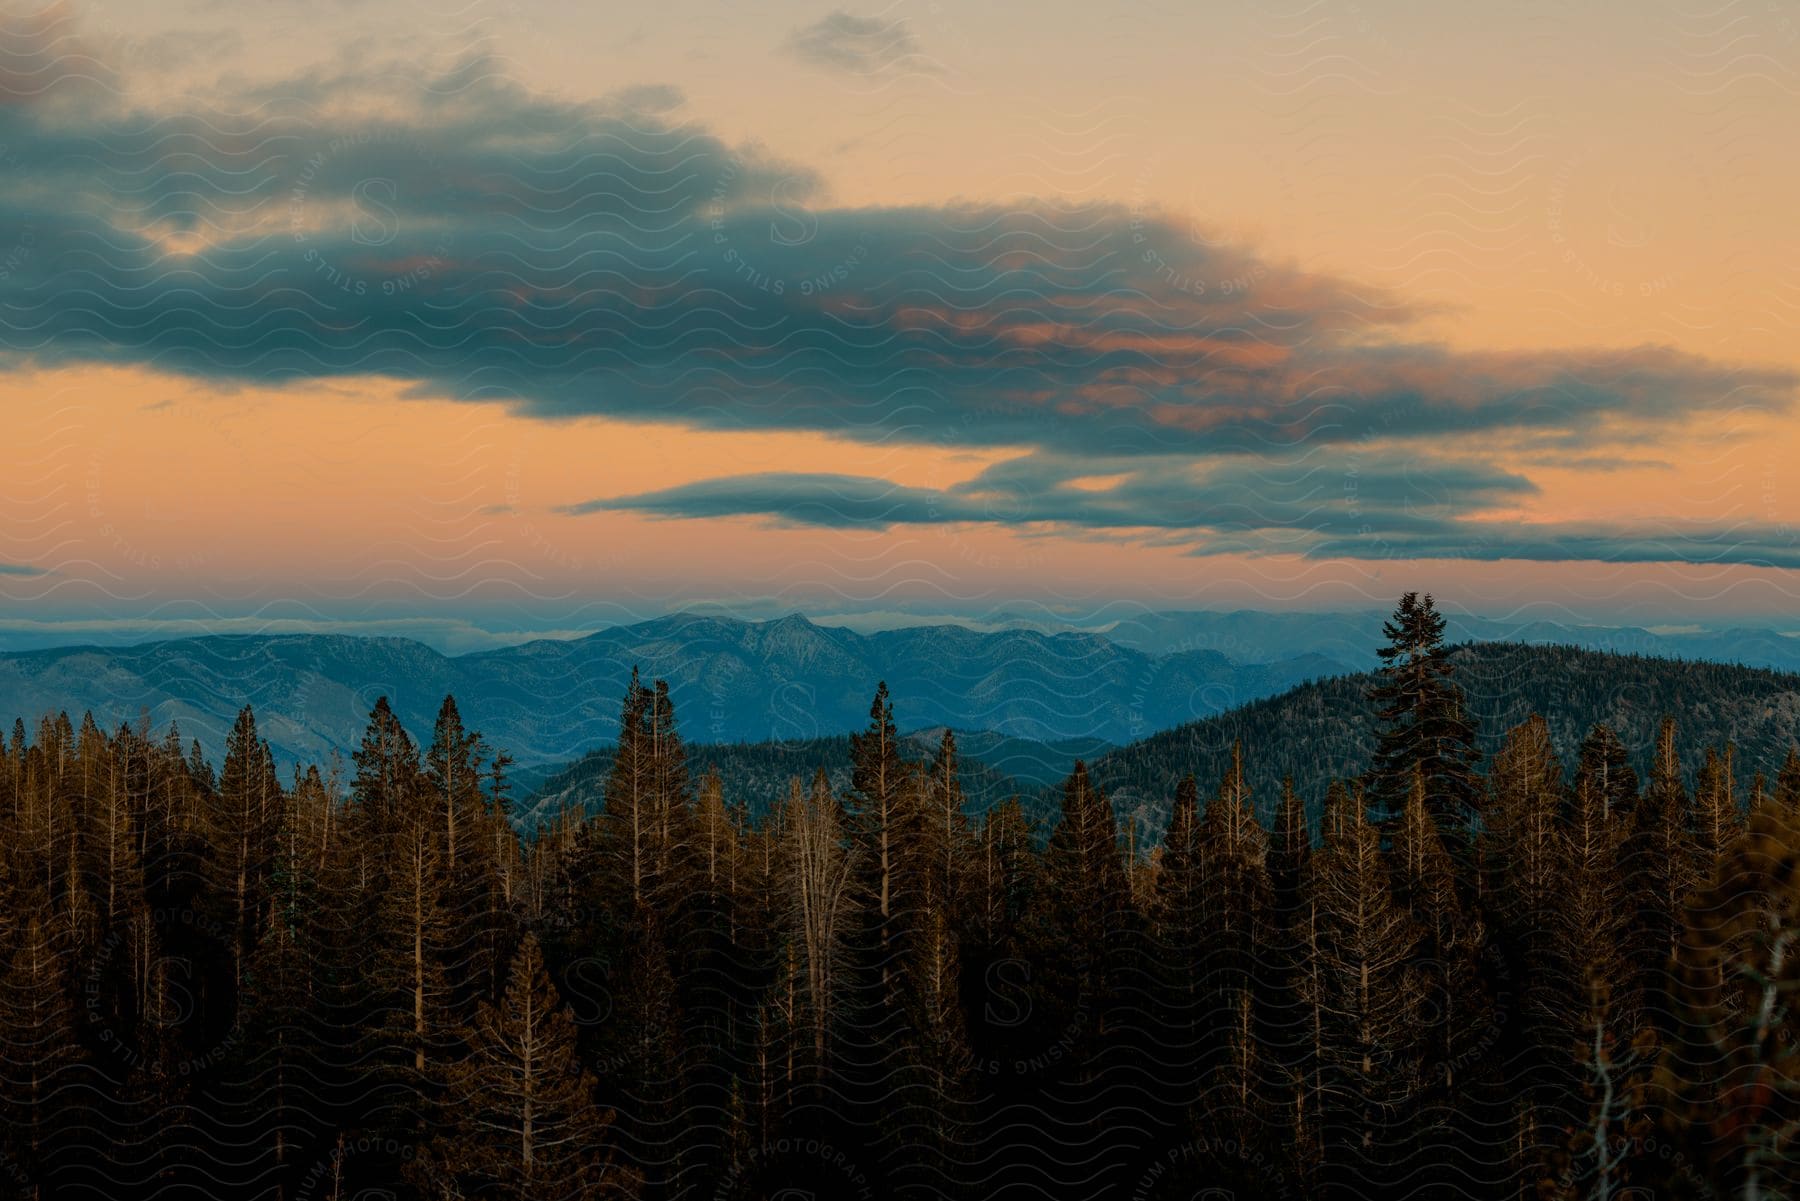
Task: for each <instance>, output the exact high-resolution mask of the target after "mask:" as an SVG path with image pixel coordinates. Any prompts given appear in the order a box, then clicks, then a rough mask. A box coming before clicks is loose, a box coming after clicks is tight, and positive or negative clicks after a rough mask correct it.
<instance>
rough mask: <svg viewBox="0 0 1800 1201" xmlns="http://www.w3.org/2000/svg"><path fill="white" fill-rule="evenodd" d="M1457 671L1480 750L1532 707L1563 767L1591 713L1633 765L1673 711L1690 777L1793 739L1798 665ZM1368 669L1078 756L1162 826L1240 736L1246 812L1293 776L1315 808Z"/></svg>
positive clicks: (1274, 795) (1542, 663)
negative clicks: (1727, 758)
mask: <svg viewBox="0 0 1800 1201" xmlns="http://www.w3.org/2000/svg"><path fill="white" fill-rule="evenodd" d="M1450 657H1451V659H1452V661H1453V662H1454V663H1455V664H1456V676H1455V678H1456V681H1457V683H1459V684H1460V685H1461V686H1462V688H1463V690H1464V691H1465V692H1466V693H1467V696H1468V703H1469V711H1470V714H1471V716H1473V717H1474V718H1475V719H1476V720H1477V721H1478V722H1479V723H1480V728H1481V746H1482V750H1483V752H1484V756H1489V755H1492V753H1493V752H1494V750H1495V749H1496V748H1497V747H1498V746H1499V744H1500V742H1501V740H1502V739H1503V738H1504V736H1505V734H1506V732H1507V731H1508V730H1509V729H1511V728H1512V727H1513V726H1515V725H1517V724H1518V723H1520V722H1522V721H1524V720H1525V719H1526V718H1527V717H1529V716H1530V715H1531V714H1533V713H1539V714H1542V715H1543V717H1544V718H1545V720H1546V721H1548V723H1549V725H1550V730H1551V734H1552V736H1553V738H1554V740H1555V744H1556V751H1557V755H1558V756H1559V757H1560V758H1561V760H1562V763H1563V767H1564V770H1565V771H1568V770H1570V769H1572V767H1573V764H1574V760H1575V755H1576V752H1577V748H1578V747H1579V746H1580V744H1581V740H1582V738H1583V737H1584V736H1585V735H1586V734H1587V732H1588V730H1589V729H1591V728H1592V727H1593V725H1594V724H1595V723H1596V722H1606V723H1608V724H1610V725H1611V726H1612V727H1613V728H1614V729H1615V730H1616V731H1617V732H1618V734H1619V737H1620V738H1621V739H1622V740H1623V741H1624V743H1625V745H1626V747H1627V748H1628V749H1629V750H1630V752H1631V756H1632V762H1633V766H1634V767H1636V768H1637V769H1638V770H1639V772H1640V773H1642V772H1643V771H1644V770H1645V767H1646V765H1647V764H1646V760H1647V758H1648V754H1649V750H1650V747H1651V744H1652V742H1653V740H1654V739H1655V736H1656V729H1657V726H1658V724H1659V723H1660V722H1661V720H1662V718H1663V717H1664V716H1665V715H1668V716H1672V717H1674V718H1676V719H1677V721H1678V722H1679V725H1678V727H1677V731H1678V736H1677V746H1678V748H1679V749H1680V751H1681V755H1682V761H1683V763H1684V765H1685V767H1686V769H1687V772H1688V774H1689V776H1690V778H1691V774H1692V771H1693V768H1694V766H1695V765H1696V764H1697V763H1698V762H1699V758H1700V755H1701V753H1702V752H1703V751H1704V749H1705V748H1706V747H1708V746H1714V747H1717V746H1720V745H1722V744H1723V743H1725V742H1727V741H1729V742H1731V743H1732V744H1734V746H1735V747H1736V762H1735V767H1736V775H1737V778H1738V782H1739V784H1740V785H1742V786H1745V787H1747V786H1748V783H1749V781H1750V779H1751V777H1752V776H1753V775H1754V774H1755V773H1756V772H1758V771H1762V772H1766V773H1767V774H1768V776H1769V777H1770V778H1771V779H1773V778H1774V775H1775V773H1776V771H1777V770H1778V769H1779V768H1780V766H1781V760H1782V757H1783V756H1784V755H1785V754H1786V753H1787V749H1788V747H1789V746H1790V745H1791V744H1792V743H1794V742H1795V741H1796V740H1797V739H1800V675H1793V674H1789V673H1785V672H1777V671H1769V670H1766V669H1763V668H1754V667H1738V666H1733V665H1728V664H1720V663H1704V662H1694V661H1687V660H1678V659H1657V658H1649V657H1646V656H1642V655H1619V654H1610V653H1607V652H1604V651H1590V650H1581V649H1578V648H1575V647H1568V646H1521V645H1518V644H1516V643H1499V642H1490V643H1473V644H1469V645H1465V646H1460V647H1457V648H1455V649H1453V650H1452V651H1451V652H1450ZM1374 679H1375V676H1374V674H1373V673H1363V674H1358V675H1349V676H1338V677H1335V678H1332V679H1327V680H1319V681H1316V682H1313V683H1309V684H1302V685H1300V686H1298V687H1296V688H1293V689H1290V690H1289V691H1287V692H1284V693H1281V694H1280V695H1278V696H1273V697H1268V698H1266V699H1263V700H1258V701H1252V702H1251V703H1249V704H1247V705H1243V706H1241V707H1239V708H1237V709H1233V710H1231V711H1230V712H1229V713H1223V714H1220V715H1218V716H1216V717H1209V718H1205V719H1203V720H1200V721H1196V722H1191V723H1188V724H1186V725H1182V726H1177V727H1175V728H1173V729H1169V730H1165V731H1162V732H1161V733H1158V734H1154V735H1151V736H1150V737H1148V738H1145V739H1142V740H1140V741H1138V742H1134V743H1132V744H1130V745H1128V746H1124V747H1121V748H1119V749H1118V750H1116V751H1112V752H1109V753H1107V754H1104V755H1101V756H1099V757H1098V758H1097V759H1095V760H1094V761H1093V763H1091V764H1090V769H1091V771H1092V772H1093V775H1094V777H1095V778H1096V779H1097V780H1098V781H1099V782H1100V783H1101V784H1102V785H1103V786H1104V787H1105V788H1106V789H1107V790H1108V791H1109V792H1110V793H1112V795H1113V804H1114V808H1115V810H1116V811H1117V812H1118V813H1119V815H1120V817H1121V820H1129V819H1131V818H1133V817H1135V818H1136V819H1137V820H1138V821H1139V822H1140V823H1142V825H1143V826H1144V827H1145V828H1147V829H1150V830H1154V831H1160V830H1161V827H1162V823H1163V822H1164V821H1166V819H1167V815H1168V812H1169V803H1170V798H1171V797H1173V796H1174V794H1175V787H1176V785H1177V784H1178V783H1179V782H1180V780H1181V777H1182V776H1183V775H1185V774H1186V773H1187V772H1190V771H1191V772H1193V773H1194V774H1195V775H1197V776H1198V777H1199V779H1200V783H1201V789H1202V794H1203V795H1205V794H1206V793H1207V792H1209V791H1210V789H1211V788H1212V786H1213V785H1214V784H1216V783H1217V782H1218V779H1219V777H1220V776H1221V775H1222V774H1223V773H1224V771H1225V768H1226V765H1227V763H1228V760H1229V757H1230V754H1231V748H1232V744H1233V743H1234V742H1240V741H1241V742H1242V743H1243V746H1244V766H1245V770H1246V772H1247V774H1248V776H1249V779H1250V785H1251V788H1252V790H1253V793H1254V797H1255V803H1256V806H1257V811H1258V813H1259V814H1260V815H1261V816H1262V817H1263V819H1264V821H1265V822H1267V821H1268V820H1269V819H1270V817H1271V815H1272V813H1273V811H1274V806H1275V804H1276V801H1277V800H1278V798H1279V796H1280V788H1281V780H1282V778H1283V777H1284V776H1292V777H1293V780H1294V784H1295V787H1296V788H1297V789H1299V790H1300V793H1301V795H1302V796H1304V797H1305V798H1306V800H1307V803H1308V807H1309V809H1310V810H1311V812H1312V813H1313V814H1314V817H1315V820H1316V817H1317V814H1318V811H1319V807H1320V806H1321V805H1322V803H1323V800H1324V796H1325V790H1326V788H1327V787H1328V785H1329V784H1330V782H1331V781H1332V780H1333V779H1346V778H1349V777H1352V776H1356V775H1359V774H1360V773H1362V772H1363V771H1364V770H1365V769H1366V768H1367V767H1368V764H1369V757H1370V755H1371V753H1372V752H1373V750H1374V748H1375V729H1376V723H1375V714H1374V710H1373V707H1372V706H1371V705H1370V703H1369V702H1368V701H1367V699H1365V692H1366V690H1367V689H1368V688H1369V686H1370V685H1371V684H1372V683H1373V682H1374Z"/></svg>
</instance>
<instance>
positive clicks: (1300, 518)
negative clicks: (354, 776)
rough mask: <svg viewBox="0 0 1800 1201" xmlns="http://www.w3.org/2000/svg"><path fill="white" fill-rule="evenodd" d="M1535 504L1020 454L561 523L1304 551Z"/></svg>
mask: <svg viewBox="0 0 1800 1201" xmlns="http://www.w3.org/2000/svg"><path fill="white" fill-rule="evenodd" d="M1534 491H1535V487H1534V485H1533V484H1532V483H1531V481H1530V480H1527V479H1525V478H1523V477H1522V476H1518V475H1514V474H1511V473H1508V472H1503V471H1496V470H1493V469H1491V468H1489V467H1486V466H1484V465H1482V464H1479V463H1470V462H1459V461H1443V460H1440V461H1408V460H1386V461H1373V462H1370V461H1358V460H1355V459H1346V458H1344V457H1342V456H1320V455H1308V456H1306V457H1305V458H1304V459H1302V460H1300V461H1293V462H1279V461H1275V462H1271V461H1265V460H1262V459H1256V458H1248V457H1241V458H1235V459H1228V460H1214V461H1210V462H1206V463H1196V462H1194V461H1191V460H1181V459H1167V458H1158V459H1155V460H1149V461H1146V460H1143V459H1141V458H1131V459H1116V460H1092V459H1074V458H1064V457H1055V456H1045V455H1031V456H1025V457H1021V458H1018V459H1012V460H1007V461H1004V462H1001V463H997V464H995V465H994V466H992V467H990V468H988V469H987V470H985V471H983V472H981V473H980V474H978V475H977V476H976V477H974V478H973V479H971V480H969V481H967V482H964V483H960V484H957V485H955V486H952V487H949V488H945V489H929V488H919V487H912V486H907V485H902V484H897V483H894V482H892V481H889V480H884V479H879V478H874V477H869V476H853V475H835V474H823V473H786V472H769V473H758V474H750V475H738V476H730V477H726V478H723V479H710V480H700V481H696V482H694V483H690V484H684V485H681V486H678V487H674V488H666V489H660V490H657V491H653V492H647V493H639V494H636V495H631V496H621V497H611V498H601V499H596V500H591V501H587V502H584V503H582V504H578V505H571V506H569V507H568V508H567V509H566V510H565V511H566V512H569V513H577V514H579V513H593V512H602V511H615V512H639V513H650V514H654V515H656V516H660V517H673V518H708V517H727V516H760V517H766V518H769V519H771V520H773V521H775V522H777V523H780V524H786V525H810V526H822V527H828V528H845V527H873V528H887V527H889V526H895V525H940V524H951V523H959V522H978V523H996V524H1002V525H1008V526H1032V525H1038V524H1048V525H1054V526H1060V527H1079V528H1091V529H1132V530H1148V531H1170V532H1179V534H1180V535H1181V536H1179V537H1174V538H1164V539H1163V540H1164V541H1177V542H1200V543H1204V544H1205V545H1207V546H1212V545H1215V544H1216V543H1217V542H1218V540H1219V539H1220V538H1221V537H1226V536H1242V535H1256V536H1258V537H1259V538H1263V539H1273V540H1274V543H1281V544H1284V545H1285V546H1286V548H1287V549H1291V550H1305V549H1306V548H1307V547H1309V546H1310V545H1312V544H1313V542H1315V541H1317V540H1319V539H1323V538H1362V539H1367V538H1369V537H1370V536H1385V535H1405V536H1407V537H1411V538H1418V539H1428V538H1432V537H1441V536H1446V535H1449V534H1452V533H1453V532H1454V531H1455V530H1456V529H1457V528H1459V524H1458V523H1459V522H1460V521H1461V519H1462V518H1464V517H1465V516H1467V515H1468V514H1469V513H1471V512H1473V511H1475V510H1478V509H1480V508H1483V507H1487V506H1491V505H1495V504H1500V503H1505V502H1508V501H1513V500H1517V499H1519V498H1522V497H1524V496H1527V495H1530V494H1531V493H1532V492H1534ZM1272 544H1273V543H1270V542H1265V543H1264V544H1263V548H1264V549H1267V548H1268V546H1269V545H1272ZM1233 545H1240V543H1237V542H1234V543H1233Z"/></svg>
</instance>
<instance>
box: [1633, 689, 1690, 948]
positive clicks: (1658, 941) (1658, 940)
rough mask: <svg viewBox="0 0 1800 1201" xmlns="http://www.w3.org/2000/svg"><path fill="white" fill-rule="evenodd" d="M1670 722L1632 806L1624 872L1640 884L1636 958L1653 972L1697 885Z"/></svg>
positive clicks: (1674, 942)
mask: <svg viewBox="0 0 1800 1201" xmlns="http://www.w3.org/2000/svg"><path fill="white" fill-rule="evenodd" d="M1688 810H1689V803H1688V797H1687V790H1686V789H1685V788H1684V787H1683V786H1682V782H1681V759H1680V757H1679V756H1678V755H1677V754H1676V752H1675V721H1674V719H1673V718H1667V717H1665V718H1664V719H1663V723H1662V728H1661V730H1660V731H1659V732H1658V734H1657V737H1656V747H1655V750H1654V751H1653V752H1652V754H1651V761H1650V779H1649V785H1648V787H1647V788H1646V789H1645V792H1644V795H1643V798H1642V799H1641V800H1640V801H1639V803H1638V811H1637V813H1636V815H1635V823H1634V829H1633V831H1632V835H1631V842H1630V846H1629V863H1628V872H1629V874H1630V876H1631V877H1632V878H1633V879H1636V880H1638V881H1640V889H1641V891H1640V894H1639V897H1638V899H1637V909H1638V931H1639V944H1638V948H1637V954H1639V955H1641V956H1643V957H1644V962H1645V963H1646V964H1649V965H1652V966H1654V967H1660V965H1662V964H1665V963H1667V962H1668V961H1669V960H1670V959H1671V958H1672V957H1673V955H1674V954H1675V950H1676V947H1677V946H1678V945H1679V943H1680V939H1681V910H1682V905H1683V903H1684V902H1685V901H1686V899H1687V896H1688V894H1689V893H1690V892H1692V891H1693V890H1694V889H1695V888H1696V887H1698V885H1699V884H1700V882H1701V861H1700V849H1699V847H1698V845H1697V844H1696V842H1695V837H1694V831H1693V828H1692V825H1691V820H1690V816H1689V812H1688Z"/></svg>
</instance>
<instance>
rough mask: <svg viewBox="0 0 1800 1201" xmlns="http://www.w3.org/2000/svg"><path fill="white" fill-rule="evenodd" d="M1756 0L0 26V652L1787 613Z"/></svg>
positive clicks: (1791, 374)
mask: <svg viewBox="0 0 1800 1201" xmlns="http://www.w3.org/2000/svg"><path fill="white" fill-rule="evenodd" d="M1795 128H1800V9H1796V8H1795V7H1794V6H1793V5H1791V4H1768V3H1764V2H1763V0H1744V2H1740V3H1735V4H1730V5H1727V6H1725V7H1723V8H1715V7H1712V6H1700V7H1699V8H1695V7H1694V6H1689V5H1681V4H1674V3H1668V4H1665V3H1661V2H1660V0H1651V3H1649V4H1641V3H1629V4H1626V3H1618V4H1611V3H1591V4H1566V3H1559V4H1554V5H1552V4H1531V3H1527V4H1521V5H1506V6H1497V7H1492V8H1489V9H1478V10H1470V9H1464V8H1461V7H1460V6H1442V5H1429V4H1422V3H1421V4H1413V3H1387V2H1382V0H1357V2H1354V3H1351V2H1343V3H1340V2H1336V0H1319V2H1318V3H1313V4H1294V5H1291V6H1282V5H1276V6H1269V5H1260V4H1259V5H1251V4H1242V5H1239V4H1226V5H1205V6H1188V5H1163V4H1130V3H1127V4H1122V5H1104V6H1102V5H1071V4H1049V5H1046V4H1029V5H1027V4H1015V3H1010V2H1000V3H992V4H979V5H963V4H952V3H949V2H948V0H916V2H915V0H899V2H896V3H885V4H880V5H870V6H865V7H851V8H833V7H831V6H830V5H828V4H797V3H787V2H782V3H774V4H766V5H731V4H725V3H685V2H681V0H676V2H673V3H668V4H662V5H656V6H652V7H650V8H647V9H646V8H642V7H641V6H633V9H632V11H631V12H630V13H629V14H627V13H626V12H625V11H623V10H621V9H618V8H616V7H614V6H607V5H598V6H596V5H582V4H560V3H558V4H551V3H545V4H534V3H528V2H525V0H517V2H514V0H506V2H500V0H477V2H476V3H474V4H470V5H464V4H456V5H451V4H448V3H442V4H434V3H408V4H399V3H387V2H385V0H378V2H376V3H371V4H366V5H365V4H356V5H350V4H345V5H342V6H327V7H326V8H324V9H323V10H322V9H321V8H320V7H319V6H318V5H316V4H302V3H298V2H293V3H289V2H287V0H270V2H269V3H264V4H257V5H248V6H245V5H221V4H216V3H211V2H204V3H192V4H187V5H182V4H158V5H149V6H146V5H141V4H126V3H117V2H107V3H69V4H59V5H55V6H51V7H47V8H46V7H43V6H39V5H29V4H28V5H25V6H13V7H10V8H8V9H6V10H4V14H3V15H0V180H3V184H0V365H3V366H4V371H0V415H3V416H0V446H4V448H5V456H4V461H5V479H4V483H3V484H0V647H4V646H9V645H24V644H26V643H27V642H30V643H33V644H35V643H38V642H41V641H44V640H61V641H82V640H90V639H97V640H113V639H119V638H138V637H145V636H152V635H162V634H171V633H197V632H201V631H202V630H253V629H262V630H280V629H302V628H338V629H344V630H351V631H367V632H387V633H412V634H415V635H417V636H419V637H422V638H424V639H426V640H428V641H431V642H432V643H433V644H434V645H438V646H440V647H444V648H447V649H452V650H463V649H470V648H473V647H478V646H483V645H489V644H491V643H493V642H495V641H509V640H515V639H517V638H519V637H523V636H525V635H527V634H543V633H567V632H576V631H581V630H585V629H591V628H594V627H595V626H597V625H601V624H606V623H612V622H617V621H624V620H630V619H634V618H641V617H647V616H651V615H654V614H657V613H661V612H665V611H669V610H672V609H676V608H681V607H686V606H694V605H709V606H713V607H716V608H720V609H723V610H726V611H730V612H734V613H740V614H743V615H746V616H769V615H774V614H778V613H782V612H787V611H790V610H795V609H798V610H802V611H805V612H807V613H809V614H814V615H818V616H822V617H838V618H841V619H843V620H847V621H857V622H861V623H863V624H881V623H884V622H891V621H902V620H918V619H920V618H922V617H930V616H934V615H944V616H953V617H957V618H959V619H967V620H977V621H979V620H983V619H991V618H993V617H994V616H995V615H997V614H1001V613H1023V614H1029V615H1033V616H1037V617H1040V618H1043V619H1046V620H1051V619H1055V620H1064V621H1069V622H1073V623H1076V624H1094V623H1100V622H1104V621H1107V620H1110V619H1116V618H1118V617H1120V616H1124V615H1126V614H1127V613H1129V612H1132V611H1137V610H1141V609H1143V608H1146V607H1147V608H1151V609H1180V608H1239V607H1271V608H1282V607H1305V608H1315V609H1316V608H1364V607H1373V606H1381V605H1385V604H1386V603H1387V602H1388V601H1390V600H1391V598H1392V597H1393V596H1394V595H1395V594H1397V593H1398V592H1400V591H1402V590H1405V589H1410V588H1426V589H1431V590H1433V591H1435V592H1436V593H1437V594H1438V595H1439V596H1440V597H1443V598H1445V599H1446V600H1447V602H1448V607H1451V608H1453V609H1458V610H1468V611H1473V612H1479V613H1485V614H1491V615H1496V616H1507V615H1514V616H1516V615H1520V614H1530V615H1533V616H1541V617H1560V616H1565V615H1574V616H1578V617H1580V618H1583V619H1589V620H1596V621H1604V622H1606V623H1607V624H1644V625H1658V624H1682V623H1687V622H1706V623H1713V624H1719V623H1726V622H1736V621H1753V622H1756V623H1760V624H1775V625H1777V626H1781V627H1783V628H1785V623H1786V621H1787V614H1788V612H1789V611H1790V610H1791V608H1792V605H1793V601H1794V598H1795V594H1796V583H1797V580H1796V575H1795V573H1796V570H1797V569H1800V541H1797V540H1796V536H1795V530H1794V523H1795V522H1796V520H1800V483H1797V482H1796V479H1795V471H1794V470H1793V465H1794V464H1795V463H1797V462H1800V423H1797V422H1796V420H1795V414H1794V411H1793V408H1792V404H1793V402H1794V400H1795V398H1796V380H1797V379H1800V337H1797V334H1800V238H1797V237H1795V236H1794V233H1793V231H1792V228H1791V227H1792V222H1793V212H1794V208H1795V202H1794V198H1795V196H1796V195H1797V194H1800V187H1797V185H1800V158H1797V157H1796V156H1795V154H1794V153H1792V146H1793V139H1794V135H1793V130H1794V129H1795Z"/></svg>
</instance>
